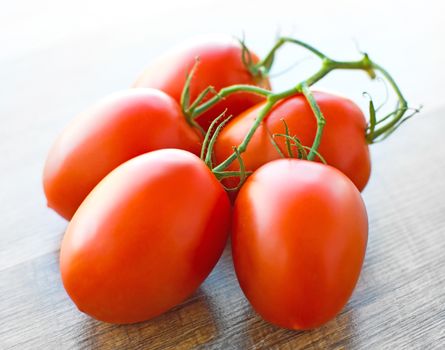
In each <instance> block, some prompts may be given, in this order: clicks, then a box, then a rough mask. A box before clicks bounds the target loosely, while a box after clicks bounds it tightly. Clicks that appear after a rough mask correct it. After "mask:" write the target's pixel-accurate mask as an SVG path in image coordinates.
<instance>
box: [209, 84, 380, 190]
mask: <svg viewBox="0 0 445 350" xmlns="http://www.w3.org/2000/svg"><path fill="white" fill-rule="evenodd" d="M314 97H315V99H316V101H317V103H318V105H319V106H320V109H321V111H322V112H323V115H324V117H325V119H326V125H325V128H324V133H323V137H322V140H321V144H320V147H319V149H318V152H319V153H320V154H321V155H322V156H323V158H324V159H325V160H326V162H327V163H328V164H329V165H332V166H333V167H335V168H337V169H339V170H341V171H342V172H343V173H344V174H345V175H346V176H348V177H349V178H350V179H351V180H352V182H354V184H355V185H356V186H357V188H358V189H359V190H360V191H361V190H363V188H364V187H365V185H366V183H367V182H368V179H369V176H370V173H371V162H370V157H369V149H368V144H367V142H366V139H365V128H366V120H365V116H364V115H363V113H362V111H361V110H360V108H359V107H358V106H357V105H356V104H355V103H354V102H352V101H351V100H349V99H346V98H343V97H339V96H335V95H332V94H328V93H325V92H314ZM263 106H264V104H263V103H261V104H258V105H256V106H254V107H252V108H251V109H249V110H247V111H245V112H244V113H242V114H241V115H239V116H237V117H236V118H234V119H233V120H231V121H230V122H229V123H228V124H227V125H226V126H225V127H224V129H223V130H222V132H221V133H220V135H219V138H218V139H217V141H216V144H215V149H214V150H215V158H216V161H217V162H218V163H219V162H221V161H223V160H224V159H225V158H227V156H229V155H230V154H231V153H232V152H233V148H232V147H233V146H237V145H239V144H240V143H241V141H242V140H243V139H244V137H245V135H246V133H247V131H248V130H249V129H250V127H251V125H252V123H253V121H254V119H255V118H256V117H257V115H258V112H259V111H260V110H261V108H262V107H263ZM282 119H284V120H285V121H286V123H287V125H288V127H289V134H290V135H291V136H297V137H298V139H299V140H300V141H301V143H302V144H303V145H305V146H309V147H310V146H312V142H313V140H314V137H315V133H316V129H317V123H316V119H315V116H314V113H313V112H312V110H311V108H310V106H309V104H308V102H307V101H306V98H305V97H304V96H303V95H296V96H293V97H290V98H288V99H286V100H283V101H281V102H279V103H278V104H277V105H276V106H275V107H274V108H273V109H272V111H271V112H270V114H269V115H268V116H266V118H265V119H264V121H263V123H262V125H261V126H260V127H259V128H258V129H257V131H256V132H255V134H254V136H253V138H252V140H251V142H250V143H249V145H248V146H247V151H246V152H245V153H244V154H243V155H242V158H243V160H244V163H245V165H246V169H247V170H250V171H254V170H255V169H257V168H258V167H260V166H261V165H263V164H265V163H267V162H269V161H271V160H274V159H279V158H280V155H279V153H278V152H277V150H276V149H275V148H274V146H273V144H272V142H271V135H272V134H276V133H281V134H284V133H285V127H284V124H283V121H282ZM275 141H276V143H277V144H278V145H279V147H280V149H281V150H282V152H283V153H284V154H285V155H287V151H286V147H285V139H284V138H283V137H276V138H275ZM294 150H295V151H296V149H295V148H294ZM295 153H296V152H295ZM229 169H238V163H237V162H234V163H232V166H231V167H230V168H229ZM228 180H230V181H228V182H227V185H228V186H230V187H235V186H236V183H237V180H236V179H228Z"/></svg>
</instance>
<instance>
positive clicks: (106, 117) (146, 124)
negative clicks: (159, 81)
mask: <svg viewBox="0 0 445 350" xmlns="http://www.w3.org/2000/svg"><path fill="white" fill-rule="evenodd" d="M200 147H201V137H200V136H198V134H197V133H196V132H195V131H194V130H192V128H191V127H189V125H188V124H187V123H186V122H185V119H184V116H183V115H182V112H181V109H180V107H179V105H178V104H177V103H176V101H174V100H173V99H172V98H171V97H169V96H168V95H166V94H165V93H163V92H161V91H158V90H154V89H129V90H126V91H122V92H118V93H115V94H112V95H110V96H108V97H107V98H105V99H103V100H101V101H99V102H98V103H97V104H95V105H94V106H93V107H91V108H90V109H88V110H87V111H86V112H84V113H83V114H81V115H79V116H78V117H77V118H76V119H75V120H74V121H73V122H72V123H71V124H70V125H69V126H68V127H67V128H66V129H65V130H64V131H63V133H62V134H61V135H60V137H59V138H58V140H57V141H56V142H55V144H54V145H53V146H52V148H51V150H50V152H49V155H48V158H47V160H46V164H45V169H44V174H43V184H44V189H45V194H46V198H47V200H48V206H49V207H51V208H53V209H54V210H55V211H56V212H57V213H59V214H60V215H61V216H63V217H64V218H66V219H68V220H69V219H71V217H72V216H73V215H74V213H75V211H76V210H77V208H78V207H79V205H80V204H81V203H82V201H83V200H84V199H85V197H86V196H87V194H88V193H89V192H90V191H91V190H92V189H93V188H94V186H96V184H97V183H98V182H99V181H100V180H101V179H102V178H103V177H104V176H105V175H107V174H108V173H109V172H110V171H111V170H113V169H114V168H116V167H117V166H118V165H120V164H122V163H123V162H125V161H127V160H129V159H131V158H133V157H135V156H137V155H140V154H143V153H145V152H148V151H152V150H156V149H160V148H181V149H185V150H188V151H191V152H193V153H196V154H199V152H200Z"/></svg>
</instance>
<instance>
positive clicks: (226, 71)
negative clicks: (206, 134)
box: [133, 35, 270, 130]
mask: <svg viewBox="0 0 445 350" xmlns="http://www.w3.org/2000/svg"><path fill="white" fill-rule="evenodd" d="M197 57H199V63H198V66H197V69H196V71H195V74H194V75H193V78H192V81H191V85H190V99H191V101H194V100H195V99H196V97H197V96H198V95H199V93H201V92H202V91H203V90H205V89H206V88H207V87H209V86H213V87H214V88H215V89H216V91H219V90H221V89H222V88H225V87H228V86H230V85H234V84H249V85H256V86H260V87H264V88H266V89H270V84H269V80H268V79H267V78H262V77H255V76H253V75H252V74H251V73H250V72H249V70H248V69H247V68H246V67H245V65H244V63H243V60H242V47H241V44H240V43H239V42H238V41H237V40H235V39H233V38H231V37H230V36H225V35H207V36H200V37H196V38H193V39H190V40H188V41H185V42H184V43H182V44H181V45H178V46H177V47H174V48H173V49H171V50H170V51H169V52H167V53H165V54H164V55H162V56H160V57H159V58H158V59H157V60H156V61H155V62H153V63H152V64H151V65H149V66H148V67H147V68H146V69H145V70H144V71H143V72H142V74H141V75H140V76H139V77H138V79H137V80H136V82H135V83H134V85H133V86H134V87H152V88H156V89H159V90H162V91H164V92H166V93H167V94H168V95H170V96H172V97H173V98H174V99H175V100H176V101H177V102H178V103H180V100H181V93H182V90H183V88H184V84H185V81H186V77H187V74H189V73H190V71H191V69H192V67H193V66H194V64H195V62H196V58H197ZM251 57H252V61H253V63H256V62H258V57H257V56H256V55H255V54H254V53H252V52H251ZM263 99H264V98H263V97H261V96H258V95H254V94H250V93H245V92H242V93H236V94H233V95H230V96H229V97H227V98H225V99H223V100H222V101H220V102H218V103H217V104H216V105H215V106H213V107H212V108H210V109H209V110H208V111H206V112H205V113H203V114H201V115H200V116H199V117H198V118H197V119H196V121H197V122H198V123H199V124H200V125H201V126H202V127H203V128H204V129H205V130H207V128H208V127H209V126H210V124H211V122H212V121H213V120H214V119H215V118H216V117H218V116H219V115H220V114H221V113H222V112H223V111H224V110H226V109H227V115H238V114H240V113H241V112H243V111H244V110H246V109H248V108H249V107H251V106H253V105H255V104H257V103H259V102H261V101H262V100H263Z"/></svg>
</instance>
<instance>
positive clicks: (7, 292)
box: [0, 0, 445, 350]
mask: <svg viewBox="0 0 445 350" xmlns="http://www.w3.org/2000/svg"><path fill="white" fill-rule="evenodd" d="M83 2H84V3H85V4H86V2H85V1H83ZM12 3H14V4H16V3H17V4H25V3H27V2H26V1H25V0H20V1H18V2H11V4H12ZM47 3H48V4H50V5H51V6H50V7H52V6H56V3H58V2H56V1H53V0H47ZM141 3H142V2H141ZM144 3H145V1H144ZM206 3H208V2H206ZM85 4H84V5H85ZM10 6H15V5H10ZM72 6H74V5H72ZM79 6H80V5H79ZM97 6H98V9H99V7H100V6H99V5H97ZM199 6H210V5H204V2H202V4H201V3H200V5H199ZM212 6H213V5H212ZM360 6H361V5H360ZM37 7H38V6H37V5H35V6H33V11H40V12H32V11H30V12H29V14H28V13H27V12H26V11H25V10H23V9H21V10H20V11H16V12H17V13H19V14H20V16H25V17H26V16H27V17H26V18H25V19H26V20H27V21H28V20H29V21H31V20H32V21H33V22H32V23H34V24H37V23H40V22H39V20H40V18H39V17H36V16H35V14H36V13H39V14H43V12H44V10H43V7H42V8H40V7H39V9H37ZM139 8H142V5H141V7H139ZM376 8H377V7H376ZM431 8H432V10H431V12H435V13H443V12H440V9H439V8H437V7H436V8H434V7H431ZM218 9H219V10H221V13H222V14H224V15H225V16H230V15H229V13H228V10H223V9H222V8H218ZM305 9H306V10H307V8H305ZM59 10H60V11H59ZM59 10H58V11H59V12H57V13H58V14H63V15H64V16H65V18H67V19H69V20H70V21H73V23H74V22H75V21H74V19H72V18H69V14H68V13H65V12H63V11H62V10H61V8H59ZM100 10H101V8H100ZM303 10H304V9H303ZM64 11H68V10H64ZM69 11H71V9H70V10H69ZM69 11H68V12H69ZM77 11H78V13H79V14H81V13H83V12H82V11H83V10H82V9H80V7H79V8H78V9H77ZM98 11H99V10H98ZM114 11H115V14H119V9H117V8H116V9H115V10H114ZM176 11H177V12H178V11H179V12H180V11H185V12H186V13H189V12H187V11H191V10H186V9H184V8H180V9H179V10H176ZM224 11H226V12H224ZM336 11H337V10H335V11H334V12H335V13H337V12H338V11H337V12H336ZM342 11H343V10H342ZM411 11H412V12H411V13H412V17H411V18H416V19H418V20H419V21H420V22H419V23H424V26H421V25H420V24H419V26H417V27H416V28H420V29H422V31H421V32H419V33H418V34H416V35H418V36H424V37H425V38H426V39H425V41H422V42H420V40H419V45H427V43H429V44H428V45H431V47H433V45H432V43H433V42H435V40H436V39H438V38H440V37H441V33H442V34H443V33H444V30H443V28H442V29H441V28H439V27H438V26H437V23H439V22H438V21H437V18H436V17H428V16H427V15H425V13H423V15H422V13H419V17H418V18H417V17H413V16H414V14H415V15H416V16H417V14H418V12H416V11H417V10H416V9H413V10H411ZM179 12H178V13H179ZM291 12H292V11H291ZM5 13H6V14H8V13H9V14H10V15H11V16H13V15H14V13H15V11H12V10H11V11H10V12H8V11H6V12H3V15H4V16H6V15H5ZM209 13H210V12H209ZM335 13H334V14H335ZM357 13H358V12H357ZM181 14H182V13H181ZM266 14H267V15H269V13H267V11H265V10H262V12H259V15H261V16H263V17H264V18H265V16H266ZM279 15H280V16H283V18H284V17H285V18H287V21H288V23H290V21H291V20H292V21H293V19H294V17H295V16H296V14H295V13H293V12H292V13H290V14H281V13H280V14H279ZM331 15H332V13H329V16H328V15H327V14H325V15H323V16H325V17H323V18H327V17H330V16H331ZM337 15H338V13H337V14H336V16H337ZM147 16H149V18H150V20H152V21H153V23H148V22H147V21H146V19H145V17H144V16H142V15H138V17H137V18H138V21H139V22H137V23H138V24H137V25H136V24H134V23H133V22H132V19H133V18H134V17H133V16H132V15H129V14H127V17H125V18H124V19H122V18H121V17H119V16H117V15H116V16H115V17H113V18H115V21H112V20H109V21H108V20H107V21H108V22H107V26H106V27H102V28H101V31H100V32H99V31H94V30H93V29H92V27H91V26H90V27H88V28H87V29H85V28H82V29H81V30H79V31H76V30H74V29H76V28H75V27H73V30H72V31H70V32H64V35H63V36H61V37H60V38H59V37H57V38H56V36H54V38H56V39H57V40H56V39H54V38H53V37H51V39H54V40H52V41H51V40H49V39H48V37H45V40H41V41H39V40H34V39H36V38H37V39H39V37H38V36H37V34H39V33H37V34H35V35H31V36H30V39H29V43H28V44H27V45H28V46H26V47H25V46H23V47H19V46H20V43H22V41H20V40H19V39H21V37H20V35H19V34H20V33H19V34H17V33H18V32H17V31H15V32H14V33H11V35H12V34H14V35H15V36H13V38H14V43H13V44H14V45H12V44H11V45H10V46H7V47H8V48H9V49H8V51H7V52H6V51H5V52H2V53H1V54H0V63H2V64H1V65H0V67H1V68H0V154H1V155H2V161H1V162H0V180H1V181H0V209H1V210H0V349H1V350H3V349H20V350H21V349H38V348H42V349H192V348H194V349H229V350H230V349H443V348H445V199H444V198H445V137H444V136H443V135H444V132H443V130H445V103H444V102H443V99H442V96H441V91H442V90H441V89H440V87H443V85H439V84H443V82H444V81H445V74H444V73H443V71H442V70H438V69H436V68H437V67H438V62H439V61H440V59H441V58H443V57H445V56H444V52H445V51H443V50H440V49H439V48H438V47H439V46H440V45H438V46H434V48H432V50H431V52H433V53H434V54H432V55H431V57H432V58H431V59H432V60H433V61H431V62H433V63H434V64H436V65H434V64H433V63H432V65H431V66H430V67H429V68H428V72H429V73H433V72H434V74H435V75H434V76H433V75H432V74H431V76H430V77H428V76H426V75H415V74H414V75H411V74H408V73H407V72H408V68H409V67H411V66H413V65H414V66H415V63H419V62H422V61H423V60H425V59H427V58H428V57H429V56H428V55H425V56H424V54H422V53H414V55H413V56H409V55H408V53H410V52H411V49H410V48H409V45H408V43H409V40H412V39H413V36H411V35H409V36H408V37H409V38H407V39H406V41H405V42H404V43H405V44H406V45H404V44H400V48H394V45H393V42H395V41H396V40H399V39H401V38H402V37H403V36H402V34H403V33H402V32H403V31H404V30H407V31H409V30H411V29H410V27H409V26H408V24H409V23H410V22H409V21H408V22H407V23H408V24H405V22H403V21H402V20H401V19H397V18H393V17H391V23H389V22H388V23H387V25H388V26H390V28H391V29H392V31H390V30H388V31H384V32H383V31H382V33H380V34H379V33H377V34H376V35H377V39H378V40H377V39H376V40H377V41H376V42H374V46H376V47H382V52H381V55H380V56H381V57H387V58H388V59H389V60H390V61H391V60H393V61H391V62H392V63H393V66H392V67H391V68H395V69H396V71H397V73H398V76H401V78H402V81H404V87H407V89H408V90H409V92H410V94H411V95H412V96H413V95H414V96H416V97H417V99H416V100H417V101H422V100H425V101H433V100H434V101H435V102H436V103H435V106H436V108H431V107H429V108H426V112H424V113H423V114H422V115H420V116H419V117H416V118H415V119H413V120H412V121H410V122H408V123H407V124H406V125H405V126H403V127H402V129H401V130H400V131H398V132H396V133H395V134H394V135H393V136H392V138H390V139H389V140H387V141H385V142H384V143H381V144H377V145H374V146H372V158H373V174H372V178H371V181H370V183H369V185H368V187H367V188H366V189H365V191H364V193H363V196H364V199H365V202H366V205H367V209H368V214H369V222H370V235H369V244H368V250H367V255H366V259H365V264H364V268H363V272H362V275H361V278H360V281H359V283H358V286H357V288H356V290H355V292H354V294H353V296H352V298H351V300H350V301H349V303H348V304H347V306H346V307H345V309H344V310H343V311H342V312H341V314H340V315H338V317H337V318H336V319H334V320H333V321H331V322H330V323H328V324H327V325H325V326H324V327H322V328H320V329H316V330H312V331H307V332H294V331H289V330H284V329H279V328H277V327H274V326H272V325H270V324H268V323H266V322H264V321H263V320H261V318H260V317H259V316H258V315H256V314H255V312H254V311H253V310H252V308H251V307H250V306H249V304H248V302H247V301H246V299H245V298H244V296H243V294H242V292H241V290H240V288H239V286H238V283H237V281H236V278H235V275H234V271H233V268H232V262H231V256H230V249H229V247H227V249H226V250H225V253H224V255H223V257H222V258H221V260H220V262H219V263H218V265H217V266H216V268H215V270H214V271H213V272H212V274H211V275H210V276H209V277H208V279H207V280H206V281H205V283H204V284H203V285H202V286H201V287H200V288H199V290H198V291H197V292H196V293H195V294H194V295H193V296H192V297H191V298H190V299H188V300H187V301H185V302H184V303H183V304H182V305H179V306H177V307H176V308H175V309H173V310H171V311H169V312H168V313H166V314H164V315H162V316H160V317H158V318H156V319H154V320H151V321H148V322H144V323H141V324H137V325H130V326H114V325H110V324H104V323H100V322H97V321H95V320H92V319H91V318H89V317H87V316H86V315H84V314H82V313H80V312H79V311H78V310H77V309H76V308H75V306H74V305H73V304H72V302H71V301H70V300H69V298H68V297H67V295H66V293H65V291H64V289H63V287H62V284H61V280H60V274H59V268H58V254H59V253H58V249H59V244H60V240H61V238H62V235H63V232H64V229H65V227H66V222H65V221H64V220H62V219H60V218H59V217H57V215H55V214H54V213H53V212H51V211H50V210H49V209H47V208H46V207H45V199H44V195H43V193H42V189H41V172H42V167H43V162H44V159H45V156H46V153H47V150H48V148H49V147H50V145H51V143H52V142H53V140H54V138H55V136H56V135H57V133H58V132H60V130H61V129H62V128H63V127H64V125H66V124H67V122H68V121H69V120H70V119H71V118H72V117H73V116H74V115H75V114H77V113H78V112H80V111H81V110H82V109H84V108H85V106H87V105H89V104H90V103H92V102H93V101H95V100H96V99H97V98H100V97H102V96H103V95H106V94H108V93H111V92H113V91H115V90H118V89H121V88H124V87H126V86H129V85H130V83H131V82H132V79H133V78H134V77H135V76H136V74H137V72H138V71H139V70H140V69H141V68H142V67H143V66H144V65H145V63H146V62H147V61H148V59H149V58H150V57H153V56H154V55H156V54H157V53H159V52H160V51H161V50H162V49H164V48H165V47H166V46H168V43H169V42H171V41H173V38H175V41H177V39H178V38H180V37H183V36H187V35H189V34H190V33H192V32H196V31H198V30H200V31H201V30H202V28H201V27H202V26H206V28H212V29H215V28H216V29H218V28H220V27H221V25H222V24H223V20H222V19H216V16H215V15H213V17H211V16H210V17H208V18H207V19H206V20H205V22H204V24H203V22H201V23H199V25H198V24H193V23H192V24H189V21H186V20H185V19H184V18H185V17H184V18H182V17H181V16H179V14H178V17H177V18H178V23H177V26H176V27H174V28H173V27H172V28H171V29H170V31H167V32H163V34H162V36H159V37H157V38H155V35H154V34H153V33H152V32H150V30H148V31H147V32H144V28H146V27H145V26H146V25H147V26H148V27H147V28H149V29H150V28H151V30H154V29H157V26H159V25H162V23H160V22H162V21H161V19H163V18H160V19H156V13H155V14H153V13H152V14H149V15H147ZM233 16H234V17H224V16H223V17H222V18H232V19H233V20H236V19H239V18H238V17H237V15H233ZM343 16H344V15H343ZM90 17H91V20H92V21H93V20H96V19H97V18H96V17H95V16H92V15H91V14H90ZM11 18H12V17H11ZM11 18H9V17H8V18H6V17H5V18H3V19H4V21H2V23H6V24H7V25H10V28H14V29H15V30H18V29H19V28H20V26H21V25H22V22H21V21H18V20H13V19H11ZM17 18H18V17H17ZM42 18H43V20H42V23H41V25H42V28H46V27H45V26H44V24H45V23H46V22H45V21H47V20H50V19H51V18H50V17H49V16H44V17H42ZM61 18H62V19H59V22H60V24H62V22H63V16H62V17H61ZM277 18H278V17H277ZM299 18H300V19H301V21H303V22H302V23H306V24H310V23H309V22H304V21H309V20H308V19H304V18H303V17H301V16H300V17H299ZM337 18H339V19H338V23H340V22H341V23H343V22H344V23H346V22H345V20H344V17H338V16H337ZM404 18H405V17H404ZM0 19H1V17H0ZM403 20H404V21H405V19H403ZM353 21H354V22H353V24H354V26H356V25H358V24H360V23H359V22H360V21H363V23H364V24H363V27H362V30H363V31H362V33H367V32H366V30H365V29H366V28H365V27H366V25H367V24H369V23H370V22H369V21H371V16H369V19H368V16H365V15H363V17H361V19H360V17H357V18H355V19H354V20H353ZM393 21H395V22H394V23H393ZM75 23H77V22H75ZM226 23H228V22H227V21H225V20H224V24H226ZM416 23H417V22H416ZM89 24H91V23H89ZM245 25H246V26H247V27H248V28H249V26H250V28H254V29H256V30H257V32H256V33H257V34H258V33H263V32H261V30H265V29H263V22H258V23H256V22H255V23H254V22H253V21H252V22H248V23H247V24H245ZM343 25H345V26H346V24H343ZM181 26H182V27H184V28H185V29H184V31H183V32H181V33H178V30H177V28H179V27H181ZM62 27H63V26H62ZM162 28H164V27H162ZM231 28H232V29H233V28H234V27H231ZM310 28H311V29H312V28H313V27H310ZM344 28H347V27H344ZM351 28H352V27H351ZM385 28H386V27H385ZM65 29H66V28H65ZM45 30H46V29H45ZM268 30H269V31H270V30H271V29H270V27H269V28H268ZM316 30H317V32H316V33H317V34H320V33H321V32H323V30H326V27H324V29H323V27H322V28H321V29H320V28H318V29H316ZM318 30H319V31H318ZM233 31H234V30H232V32H233ZM413 31H414V29H412V30H411V32H413ZM49 32H51V31H50V30H48V33H49ZM51 33H52V32H51ZM109 33H110V34H109ZM138 33H139V34H138ZM156 33H158V32H156ZM348 33H349V31H348ZM413 33H414V32H413ZM416 33H417V29H416ZM425 33H427V34H428V35H424V34H425ZM437 33H438V34H437ZM2 35H3V36H2ZM413 35H414V34H413ZM386 36H389V37H388V42H385V41H384V40H381V39H382V38H383V37H386ZM5 37H6V35H5V34H4V33H3V32H2V33H0V38H5ZM42 38H43V37H42ZM31 39H32V40H31ZM46 39H48V40H46ZM260 39H261V36H260V35H259V34H258V38H257V39H254V41H255V40H256V43H257V44H260V47H261V48H265V47H267V46H269V45H268V44H269V43H265V44H264V45H263V44H262V43H261V40H260ZM417 39H419V37H417ZM33 40H34V41H33ZM25 41H26V40H25ZM147 42H149V43H150V45H148V44H147ZM324 42H325V43H328V45H329V43H330V41H329V40H328V39H326V40H325V41H324ZM370 42H371V43H373V41H372V40H371V41H370ZM377 42H378V44H379V45H380V46H379V45H377V44H376V43H377ZM397 42H399V41H397ZM31 43H32V45H31ZM261 45H263V46H261ZM332 45H333V44H332ZM385 45H386V46H385ZM371 46H372V44H371ZM331 48H332V47H331ZM389 48H393V49H394V50H395V51H394V52H395V53H394V55H393V56H391V55H387V52H386V51H387V50H388V49H389ZM14 50H15V51H14ZM397 50H398V51H397ZM403 50H406V52H405V51H403ZM339 51H341V50H339ZM419 52H420V51H419ZM402 53H406V54H407V55H406V62H405V61H404V62H401V63H400V65H398V64H395V62H396V61H397V62H398V61H400V60H399V59H396V58H395V57H401V56H398V55H402ZM427 56H428V57H427ZM434 60H436V61H437V62H436V61H434ZM410 73H412V72H410ZM348 79H349V78H348ZM410 79H411V80H410ZM416 79H418V80H419V81H420V82H422V83H430V85H429V87H432V88H429V87H424V85H422V86H420V85H419V86H420V87H419V86H418V85H416V82H417V80H416ZM291 81H293V80H291V79H290V78H288V79H287V80H286V79H285V80H284V83H285V84H289V83H290V82H291ZM348 82H349V83H350V82H351V80H348ZM354 83H355V81H354ZM328 87H329V86H328ZM351 90H354V91H357V88H356V86H352V87H351V89H350V90H347V91H351ZM360 93H361V90H360V91H358V94H360Z"/></svg>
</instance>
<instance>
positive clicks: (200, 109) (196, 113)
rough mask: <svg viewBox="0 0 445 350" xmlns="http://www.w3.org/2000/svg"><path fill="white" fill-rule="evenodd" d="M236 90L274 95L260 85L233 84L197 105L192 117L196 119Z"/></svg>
mask: <svg viewBox="0 0 445 350" xmlns="http://www.w3.org/2000/svg"><path fill="white" fill-rule="evenodd" d="M236 92H250V93H253V94H257V95H261V96H266V97H267V96H270V95H272V92H271V91H269V90H266V89H263V88H260V87H258V86H254V85H242V84H239V85H232V86H229V87H226V88H223V89H221V90H220V91H219V92H218V94H217V95H215V96H213V97H212V98H211V99H210V100H208V101H206V102H204V103H203V104H201V105H200V106H198V107H196V108H195V109H194V110H192V112H191V114H192V119H195V118H196V117H197V116H199V115H201V114H202V113H204V112H206V111H207V110H209V109H210V108H211V107H213V106H214V105H215V104H216V103H217V102H219V101H220V100H221V99H223V98H225V97H227V96H229V95H231V94H233V93H236Z"/></svg>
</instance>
